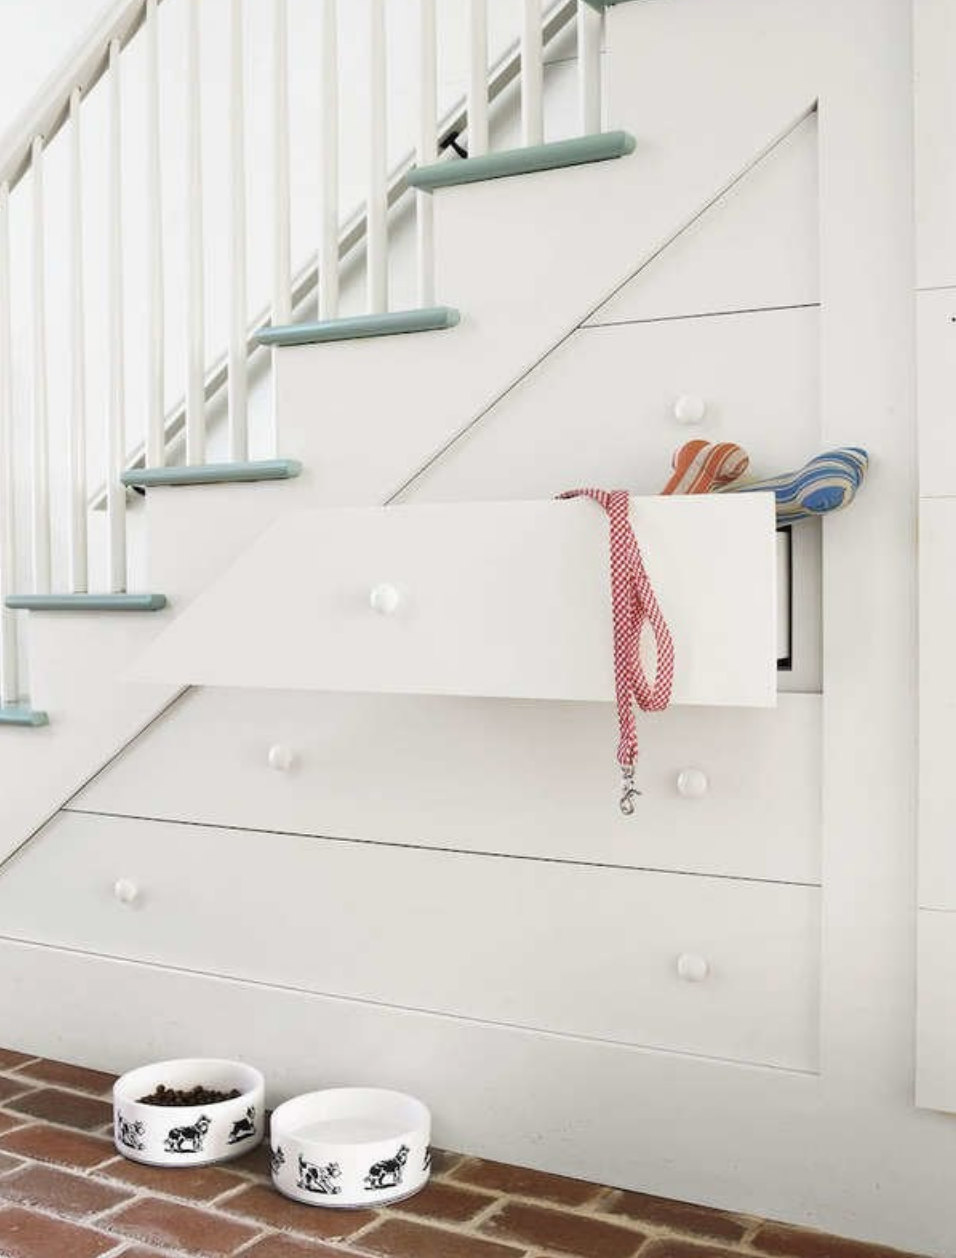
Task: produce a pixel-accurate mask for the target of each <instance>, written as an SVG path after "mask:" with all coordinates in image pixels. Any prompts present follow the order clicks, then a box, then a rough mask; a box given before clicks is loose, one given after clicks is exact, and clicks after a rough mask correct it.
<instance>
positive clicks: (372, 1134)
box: [271, 1088, 431, 1209]
mask: <svg viewBox="0 0 956 1258" xmlns="http://www.w3.org/2000/svg"><path fill="white" fill-rule="evenodd" d="M430 1139H431V1115H430V1114H429V1112H428V1110H427V1109H426V1108H425V1106H424V1105H423V1104H422V1103H421V1101H416V1100H415V1098H414V1097H411V1096H405V1095H404V1094H403V1093H401V1092H387V1091H385V1090H384V1089H381V1088H333V1089H330V1090H328V1091H325V1092H308V1093H306V1094H305V1095H304V1096H297V1097H294V1098H293V1099H292V1100H291V1101H286V1103H285V1104H284V1105H280V1106H279V1108H278V1109H277V1110H275V1111H274V1112H273V1115H272V1134H271V1140H272V1180H273V1183H274V1184H275V1186H276V1188H278V1190H279V1192H281V1193H283V1194H284V1195H285V1196H286V1197H292V1198H294V1199H295V1200H296V1201H304V1202H306V1203H307V1204H309V1205H313V1206H331V1207H333V1208H339V1209H355V1208H356V1207H360V1206H380V1205H387V1204H388V1202H390V1201H401V1200H402V1199H403V1198H405V1197H410V1196H411V1195H412V1194H413V1193H416V1192H418V1191H419V1190H420V1189H422V1188H424V1187H425V1185H426V1184H427V1183H428V1176H429V1172H430V1169H431V1155H430V1153H429V1148H428V1143H429V1140H430Z"/></svg>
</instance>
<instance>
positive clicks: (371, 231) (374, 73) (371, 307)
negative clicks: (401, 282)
mask: <svg viewBox="0 0 956 1258" xmlns="http://www.w3.org/2000/svg"><path fill="white" fill-rule="evenodd" d="M368 17H369V142H368V149H369V176H368V199H367V206H368V208H367V216H368V218H367V223H368V226H367V233H366V262H367V268H368V269H367V277H366V278H367V288H368V296H367V305H368V313H369V314H382V313H383V312H384V311H386V310H387V309H388V186H387V181H388V169H387V163H388V154H387V146H386V126H387V122H388V117H387V82H388V79H387V74H388V67H387V64H386V55H385V0H368Z"/></svg>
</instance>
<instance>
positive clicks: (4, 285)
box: [0, 183, 20, 706]
mask: <svg viewBox="0 0 956 1258" xmlns="http://www.w3.org/2000/svg"><path fill="white" fill-rule="evenodd" d="M12 369H13V351H12V341H11V335H10V189H9V187H8V185H7V184H6V183H3V184H0V705H3V706H7V705H9V704H14V703H16V702H17V700H18V699H19V697H20V678H19V668H18V664H17V620H16V613H15V612H12V611H9V610H8V609H7V606H6V603H5V600H6V598H7V595H9V594H13V593H14V586H15V584H16V553H17V545H16V504H15V501H14V481H15V478H14V470H13V379H12V374H13V371H12Z"/></svg>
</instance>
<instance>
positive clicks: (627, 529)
mask: <svg viewBox="0 0 956 1258" xmlns="http://www.w3.org/2000/svg"><path fill="white" fill-rule="evenodd" d="M558 497H559V498H580V497H584V498H593V499H594V501H595V502H597V503H599V504H600V506H602V507H603V508H604V510H605V511H606V512H607V514H608V521H609V525H610V530H609V531H610V543H611V613H612V617H613V622H614V687H615V691H616V694H617V718H618V724H619V726H620V730H621V739H620V742H619V743H618V746H617V761H618V764H619V765H620V766H621V776H622V779H623V781H622V787H621V812H623V813H624V814H625V815H626V816H628V817H629V816H630V815H631V814H632V813H633V812H634V797H635V796H636V795H639V794H640V791H638V790H637V789H636V788H635V786H634V762H635V761H636V760H637V726H636V724H635V721H634V709H633V707H632V703H634V702H636V703H637V706H638V707H639V708H640V709H641V710H642V711H643V712H661V711H663V710H664V708H666V707H667V705H668V704H669V703H670V698H671V689H672V687H673V684H674V643H673V641H672V639H671V634H670V630H669V629H668V627H667V622H666V621H665V620H664V617H663V615H662V614H661V609H660V607H659V606H658V604H657V599H656V598H655V596H654V590H653V588H652V586H651V583H650V579H649V578H648V575H647V572H646V570H645V568H644V561H643V559H642V558H641V551H640V547H639V546H638V544H637V538H636V537H635V536H634V530H633V529H632V528H631V520H630V515H629V512H630V495H629V494H628V492H627V490H626V489H612V490H608V489H569V490H567V492H565V493H563V494H559V495H558ZM645 624H648V625H650V627H651V629H652V631H653V633H654V640H655V642H656V643H657V669H656V672H655V675H654V684H653V685H651V683H650V682H649V681H648V680H647V674H646V673H645V672H644V666H643V664H642V663H641V653H640V644H641V633H642V631H643V628H644V626H645Z"/></svg>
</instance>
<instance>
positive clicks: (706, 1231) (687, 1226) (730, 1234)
mask: <svg viewBox="0 0 956 1258" xmlns="http://www.w3.org/2000/svg"><path fill="white" fill-rule="evenodd" d="M601 1211H602V1213H608V1214H620V1215H623V1216H624V1217H625V1218H628V1219H632V1220H633V1221H634V1222H635V1223H649V1224H651V1225H653V1226H654V1227H666V1228H669V1229H670V1230H671V1231H672V1232H686V1233H687V1235H688V1236H701V1237H705V1238H706V1239H707V1240H712V1241H739V1240H741V1239H742V1237H743V1235H744V1233H745V1232H746V1231H747V1228H748V1227H749V1223H748V1222H747V1221H746V1220H743V1219H740V1218H736V1217H735V1216H734V1215H732V1214H727V1212H726V1211H724V1210H710V1209H708V1207H707V1206H697V1205H692V1204H691V1203H690V1202H687V1201H671V1200H669V1199H668V1198H667V1197H652V1196H650V1195H649V1194H647V1193H643V1192H622V1193H619V1194H616V1195H615V1196H614V1197H613V1198H612V1199H611V1201H610V1202H609V1203H608V1204H607V1205H606V1206H602V1207H601Z"/></svg>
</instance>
